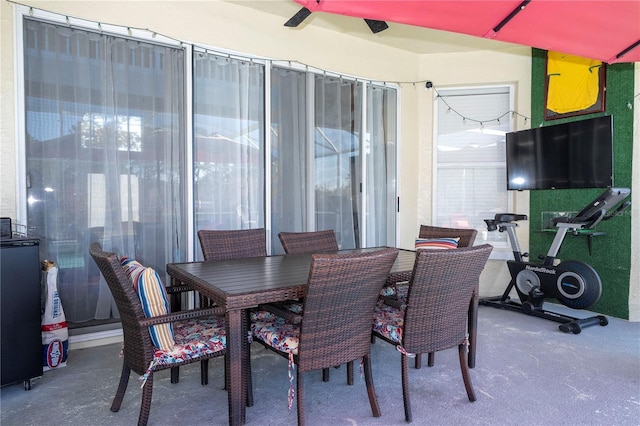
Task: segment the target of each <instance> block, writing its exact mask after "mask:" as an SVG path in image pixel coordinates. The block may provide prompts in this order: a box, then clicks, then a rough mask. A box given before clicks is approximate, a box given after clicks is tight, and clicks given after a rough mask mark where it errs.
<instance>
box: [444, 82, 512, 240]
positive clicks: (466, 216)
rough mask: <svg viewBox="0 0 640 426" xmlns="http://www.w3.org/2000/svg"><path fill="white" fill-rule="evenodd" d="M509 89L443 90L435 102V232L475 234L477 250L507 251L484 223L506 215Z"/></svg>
mask: <svg viewBox="0 0 640 426" xmlns="http://www.w3.org/2000/svg"><path fill="white" fill-rule="evenodd" d="M511 91H512V90H511V87H510V86H494V87H482V88H455V89H454V88H452V89H440V90H439V91H438V97H437V98H436V111H437V112H436V114H437V119H436V136H435V139H436V143H435V151H436V152H435V155H434V158H435V162H436V165H435V176H434V185H435V202H434V215H433V217H434V223H435V225H436V226H446V227H454V228H475V229H477V230H478V237H477V238H476V244H483V243H485V242H488V243H491V244H493V245H494V246H496V247H507V240H506V236H505V235H504V234H503V233H498V232H491V233H488V232H487V229H486V225H485V223H484V219H489V218H493V217H494V215H495V214H496V213H499V212H507V211H508V210H509V207H510V200H509V197H508V193H507V187H506V164H505V134H506V133H507V132H510V131H512V122H513V120H512V117H511V112H510V111H512V110H513V108H512V102H513V101H512V94H511Z"/></svg>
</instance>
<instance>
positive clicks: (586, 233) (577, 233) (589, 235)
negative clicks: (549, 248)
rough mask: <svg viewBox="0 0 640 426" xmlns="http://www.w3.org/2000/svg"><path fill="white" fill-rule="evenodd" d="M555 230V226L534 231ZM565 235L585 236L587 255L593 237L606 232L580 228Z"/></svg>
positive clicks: (549, 232)
mask: <svg viewBox="0 0 640 426" xmlns="http://www.w3.org/2000/svg"><path fill="white" fill-rule="evenodd" d="M556 231H557V230H556V229H555V228H548V229H543V230H542V231H536V232H541V233H543V234H555V233H556ZM567 235H573V236H576V237H581V236H582V237H587V247H588V248H589V256H591V247H592V245H593V238H594V237H604V236H606V235H607V233H606V232H602V231H594V230H593V229H581V230H578V231H573V232H567Z"/></svg>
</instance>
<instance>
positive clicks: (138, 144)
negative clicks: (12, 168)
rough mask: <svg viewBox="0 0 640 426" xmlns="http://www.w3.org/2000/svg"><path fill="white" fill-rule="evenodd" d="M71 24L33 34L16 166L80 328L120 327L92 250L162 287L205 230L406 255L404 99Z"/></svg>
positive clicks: (42, 25) (35, 228) (37, 26)
mask: <svg viewBox="0 0 640 426" xmlns="http://www.w3.org/2000/svg"><path fill="white" fill-rule="evenodd" d="M60 22H61V23H59V24H56V23H54V22H53V21H46V22H45V21H39V20H36V19H35V18H33V17H28V16H26V14H25V18H24V20H23V22H22V27H23V29H24V37H23V40H22V42H23V45H22V46H21V48H22V50H23V60H22V65H23V67H24V98H23V101H24V111H23V112H24V127H23V130H24V140H25V145H24V153H23V154H19V155H24V157H20V158H18V160H19V161H22V160H24V165H25V172H26V177H25V179H24V181H25V186H26V188H24V193H21V198H22V200H21V202H24V204H25V205H26V218H24V219H25V221H26V225H27V228H28V233H29V234H30V235H35V236H39V237H41V239H42V242H41V246H42V256H43V258H47V259H51V260H55V261H56V262H57V263H58V267H59V277H58V286H59V292H60V297H61V300H62V304H63V307H64V310H65V314H66V317H67V321H68V322H69V324H70V326H71V327H81V326H84V325H85V324H94V323H96V321H95V320H98V321H100V322H104V321H106V322H116V321H117V320H118V312H117V311H116V309H115V306H114V305H113V302H112V298H111V295H110V293H109V291H108V288H107V287H106V284H105V283H104V280H103V279H102V278H101V276H100V274H99V272H98V270H97V268H96V267H95V265H94V263H93V261H92V260H91V259H90V257H89V255H88V248H89V245H90V244H91V243H92V242H99V243H100V244H102V246H103V248H104V249H106V250H108V251H113V252H115V253H116V254H118V255H119V256H128V257H134V258H136V259H137V260H138V261H140V262H141V263H143V264H144V265H145V266H150V267H153V268H155V269H156V270H157V271H158V272H159V273H160V274H161V276H164V271H165V267H166V264H167V263H169V262H178V261H188V260H194V259H195V260H199V259H202V255H201V249H200V246H199V243H198V240H197V237H196V233H197V231H198V230H200V229H248V228H262V227H264V228H266V230H267V235H268V236H269V238H270V239H269V246H270V247H269V248H270V254H280V253H282V247H281V245H280V241H279V239H278V233H279V232H281V231H290V232H300V231H313V230H324V229H333V230H334V231H335V233H336V236H337V239H338V243H339V245H340V247H341V248H345V249H347V248H354V247H373V246H383V245H390V246H393V245H395V221H396V215H395V212H396V202H395V200H396V195H395V194H396V182H395V162H396V154H395V150H396V132H397V129H396V120H397V117H396V115H397V113H396V102H397V99H396V89H395V88H391V87H387V86H385V85H382V84H373V83H371V82H363V81H358V80H355V79H353V78H346V77H340V76H333V75H327V74H326V73H318V72H312V71H310V70H308V69H299V68H296V67H291V66H289V67H285V66H282V67H278V66H274V64H273V63H271V62H270V61H265V60H262V61H257V60H255V61H254V60H247V59H243V58H237V57H232V56H230V55H224V54H219V53H212V52H210V51H208V50H206V49H200V48H194V49H193V51H192V49H191V47H188V48H187V47H184V46H182V45H180V44H178V43H175V44H162V43H161V42H160V41H158V40H156V39H152V38H149V39H148V40H138V39H133V38H131V37H127V36H124V35H117V34H111V33H108V32H106V31H97V30H95V28H94V29H93V30H92V29H86V30H85V29H81V28H76V27H71V26H69V25H66V24H64V22H65V20H64V17H61V19H60ZM163 41H164V40H163ZM289 65H290V64H289ZM21 191H22V189H21ZM23 215H24V214H23ZM20 219H23V218H20ZM165 284H167V283H165Z"/></svg>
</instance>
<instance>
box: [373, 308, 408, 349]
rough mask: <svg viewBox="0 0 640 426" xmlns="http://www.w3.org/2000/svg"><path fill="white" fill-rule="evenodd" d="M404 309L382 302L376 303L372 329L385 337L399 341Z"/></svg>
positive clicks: (400, 339)
mask: <svg viewBox="0 0 640 426" xmlns="http://www.w3.org/2000/svg"><path fill="white" fill-rule="evenodd" d="M403 324H404V311H403V310H401V309H398V308H395V307H393V306H389V305H386V304H384V303H378V304H377V305H376V308H375V310H374V313H373V330H374V331H376V332H378V333H380V334H381V335H383V336H384V337H386V338H387V339H389V340H391V341H393V342H396V343H400V342H401V341H402V327H403Z"/></svg>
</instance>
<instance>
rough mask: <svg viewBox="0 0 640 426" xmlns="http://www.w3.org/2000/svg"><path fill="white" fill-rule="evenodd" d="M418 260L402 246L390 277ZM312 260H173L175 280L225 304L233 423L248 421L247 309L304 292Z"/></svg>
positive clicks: (406, 273) (407, 271)
mask: <svg viewBox="0 0 640 426" xmlns="http://www.w3.org/2000/svg"><path fill="white" fill-rule="evenodd" d="M379 249H381V248H368V249H354V250H344V251H341V252H354V251H356V252H361V251H372V250H379ZM414 261H415V252H414V251H411V250H400V252H399V254H398V258H397V259H396V262H395V263H394V265H393V267H392V268H391V272H390V275H389V280H390V281H393V282H398V281H403V280H407V279H409V277H410V276H411V272H412V270H413V263H414ZM310 266H311V255H310V254H298V255H282V256H267V257H256V258H250V259H235V260H221V261H204V262H188V263H169V264H167V274H168V275H169V276H170V277H171V285H180V284H184V285H187V286H189V287H190V288H193V289H194V290H196V291H198V292H199V293H201V294H202V295H204V296H206V297H208V298H209V299H211V300H212V301H213V302H214V303H216V304H217V305H218V306H221V307H224V309H225V318H226V333H227V356H226V360H227V361H226V366H227V375H228V389H227V391H228V401H229V402H228V404H229V424H230V425H239V424H243V423H244V421H245V408H246V401H247V399H246V392H247V380H246V378H245V375H246V373H247V372H246V371H244V369H245V366H244V362H243V357H245V356H247V352H248V351H247V346H248V343H247V337H246V334H245V333H246V332H247V324H246V318H247V315H246V312H247V310H248V309H249V308H253V307H256V306H258V305H260V304H263V303H271V302H279V301H284V300H290V299H297V298H300V297H303V295H304V290H305V287H306V285H307V278H308V276H309V268H310ZM243 334H244V336H243ZM244 359H246V358H244Z"/></svg>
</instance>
